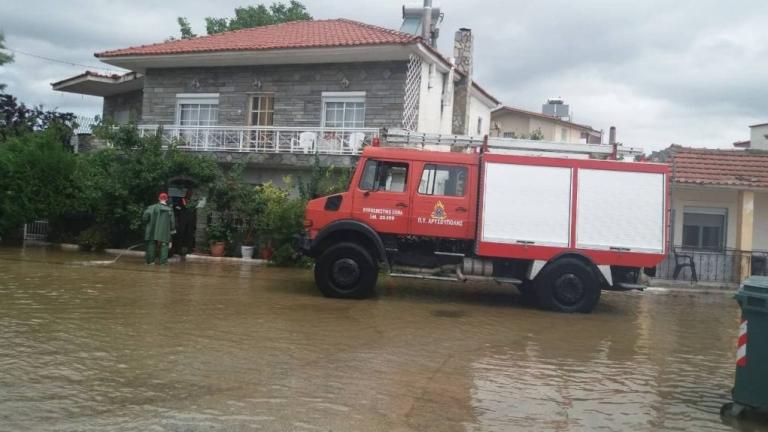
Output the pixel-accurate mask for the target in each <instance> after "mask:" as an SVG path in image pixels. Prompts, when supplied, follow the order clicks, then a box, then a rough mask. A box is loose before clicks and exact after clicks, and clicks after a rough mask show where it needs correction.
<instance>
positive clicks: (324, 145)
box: [139, 125, 379, 155]
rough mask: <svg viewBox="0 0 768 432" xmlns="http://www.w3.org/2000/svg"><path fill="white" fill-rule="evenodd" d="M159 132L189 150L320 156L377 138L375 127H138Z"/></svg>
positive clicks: (356, 149)
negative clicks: (315, 154) (310, 154)
mask: <svg viewBox="0 0 768 432" xmlns="http://www.w3.org/2000/svg"><path fill="white" fill-rule="evenodd" d="M154 133H159V134H160V136H161V138H162V140H163V142H164V143H166V144H175V145H176V146H177V147H178V148H180V149H183V150H192V151H227V152H246V153H248V152H253V153H320V154H334V155H356V154H359V153H360V152H361V151H362V149H363V147H364V146H366V145H370V144H371V140H372V139H373V138H374V137H377V136H378V135H379V130H378V129H376V128H324V127H316V128H313V127H271V126H270V127H262V126H242V127H241V126H175V125H170V126H160V125H141V126H139V134H140V135H141V136H144V135H147V134H154Z"/></svg>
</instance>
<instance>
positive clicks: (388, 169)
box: [360, 159, 408, 192]
mask: <svg viewBox="0 0 768 432" xmlns="http://www.w3.org/2000/svg"><path fill="white" fill-rule="evenodd" d="M407 180H408V164H405V163H401V162H385V161H377V160H371V159H369V160H367V161H366V162H365V169H364V170H363V176H362V177H361V178H360V189H362V190H373V191H386V192H405V185H406V182H407Z"/></svg>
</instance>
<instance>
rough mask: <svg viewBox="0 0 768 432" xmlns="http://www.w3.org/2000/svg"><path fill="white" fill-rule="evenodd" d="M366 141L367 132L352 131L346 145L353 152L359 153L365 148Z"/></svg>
mask: <svg viewBox="0 0 768 432" xmlns="http://www.w3.org/2000/svg"><path fill="white" fill-rule="evenodd" d="M364 141H365V134H364V133H362V132H352V133H351V134H349V139H347V142H346V147H347V149H348V150H349V152H350V153H352V154H357V153H359V152H360V149H361V148H363V142H364Z"/></svg>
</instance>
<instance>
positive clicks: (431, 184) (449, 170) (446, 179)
mask: <svg viewBox="0 0 768 432" xmlns="http://www.w3.org/2000/svg"><path fill="white" fill-rule="evenodd" d="M466 186H467V168H466V167H460V166H450V165H433V164H428V165H424V171H423V172H422V173H421V182H420V183H419V193H420V194H422V195H442V196H454V197H460V196H464V190H465V189H466Z"/></svg>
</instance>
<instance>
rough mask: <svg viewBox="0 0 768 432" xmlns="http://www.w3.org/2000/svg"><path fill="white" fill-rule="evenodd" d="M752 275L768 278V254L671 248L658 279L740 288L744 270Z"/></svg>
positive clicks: (658, 272) (659, 268) (657, 274)
mask: <svg viewBox="0 0 768 432" xmlns="http://www.w3.org/2000/svg"><path fill="white" fill-rule="evenodd" d="M742 267H744V269H745V270H746V273H747V274H750V275H760V276H765V275H768V251H762V250H761V251H758V250H754V251H744V250H738V249H724V250H721V251H707V250H700V249H690V248H683V247H681V246H674V247H670V253H669V255H668V256H667V257H666V258H665V259H664V261H662V262H661V263H660V264H659V265H658V266H657V267H656V276H655V277H656V278H657V279H661V280H666V281H680V282H685V283H689V284H699V283H702V284H718V285H723V286H732V287H733V286H738V284H739V282H740V277H741V269H742Z"/></svg>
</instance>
